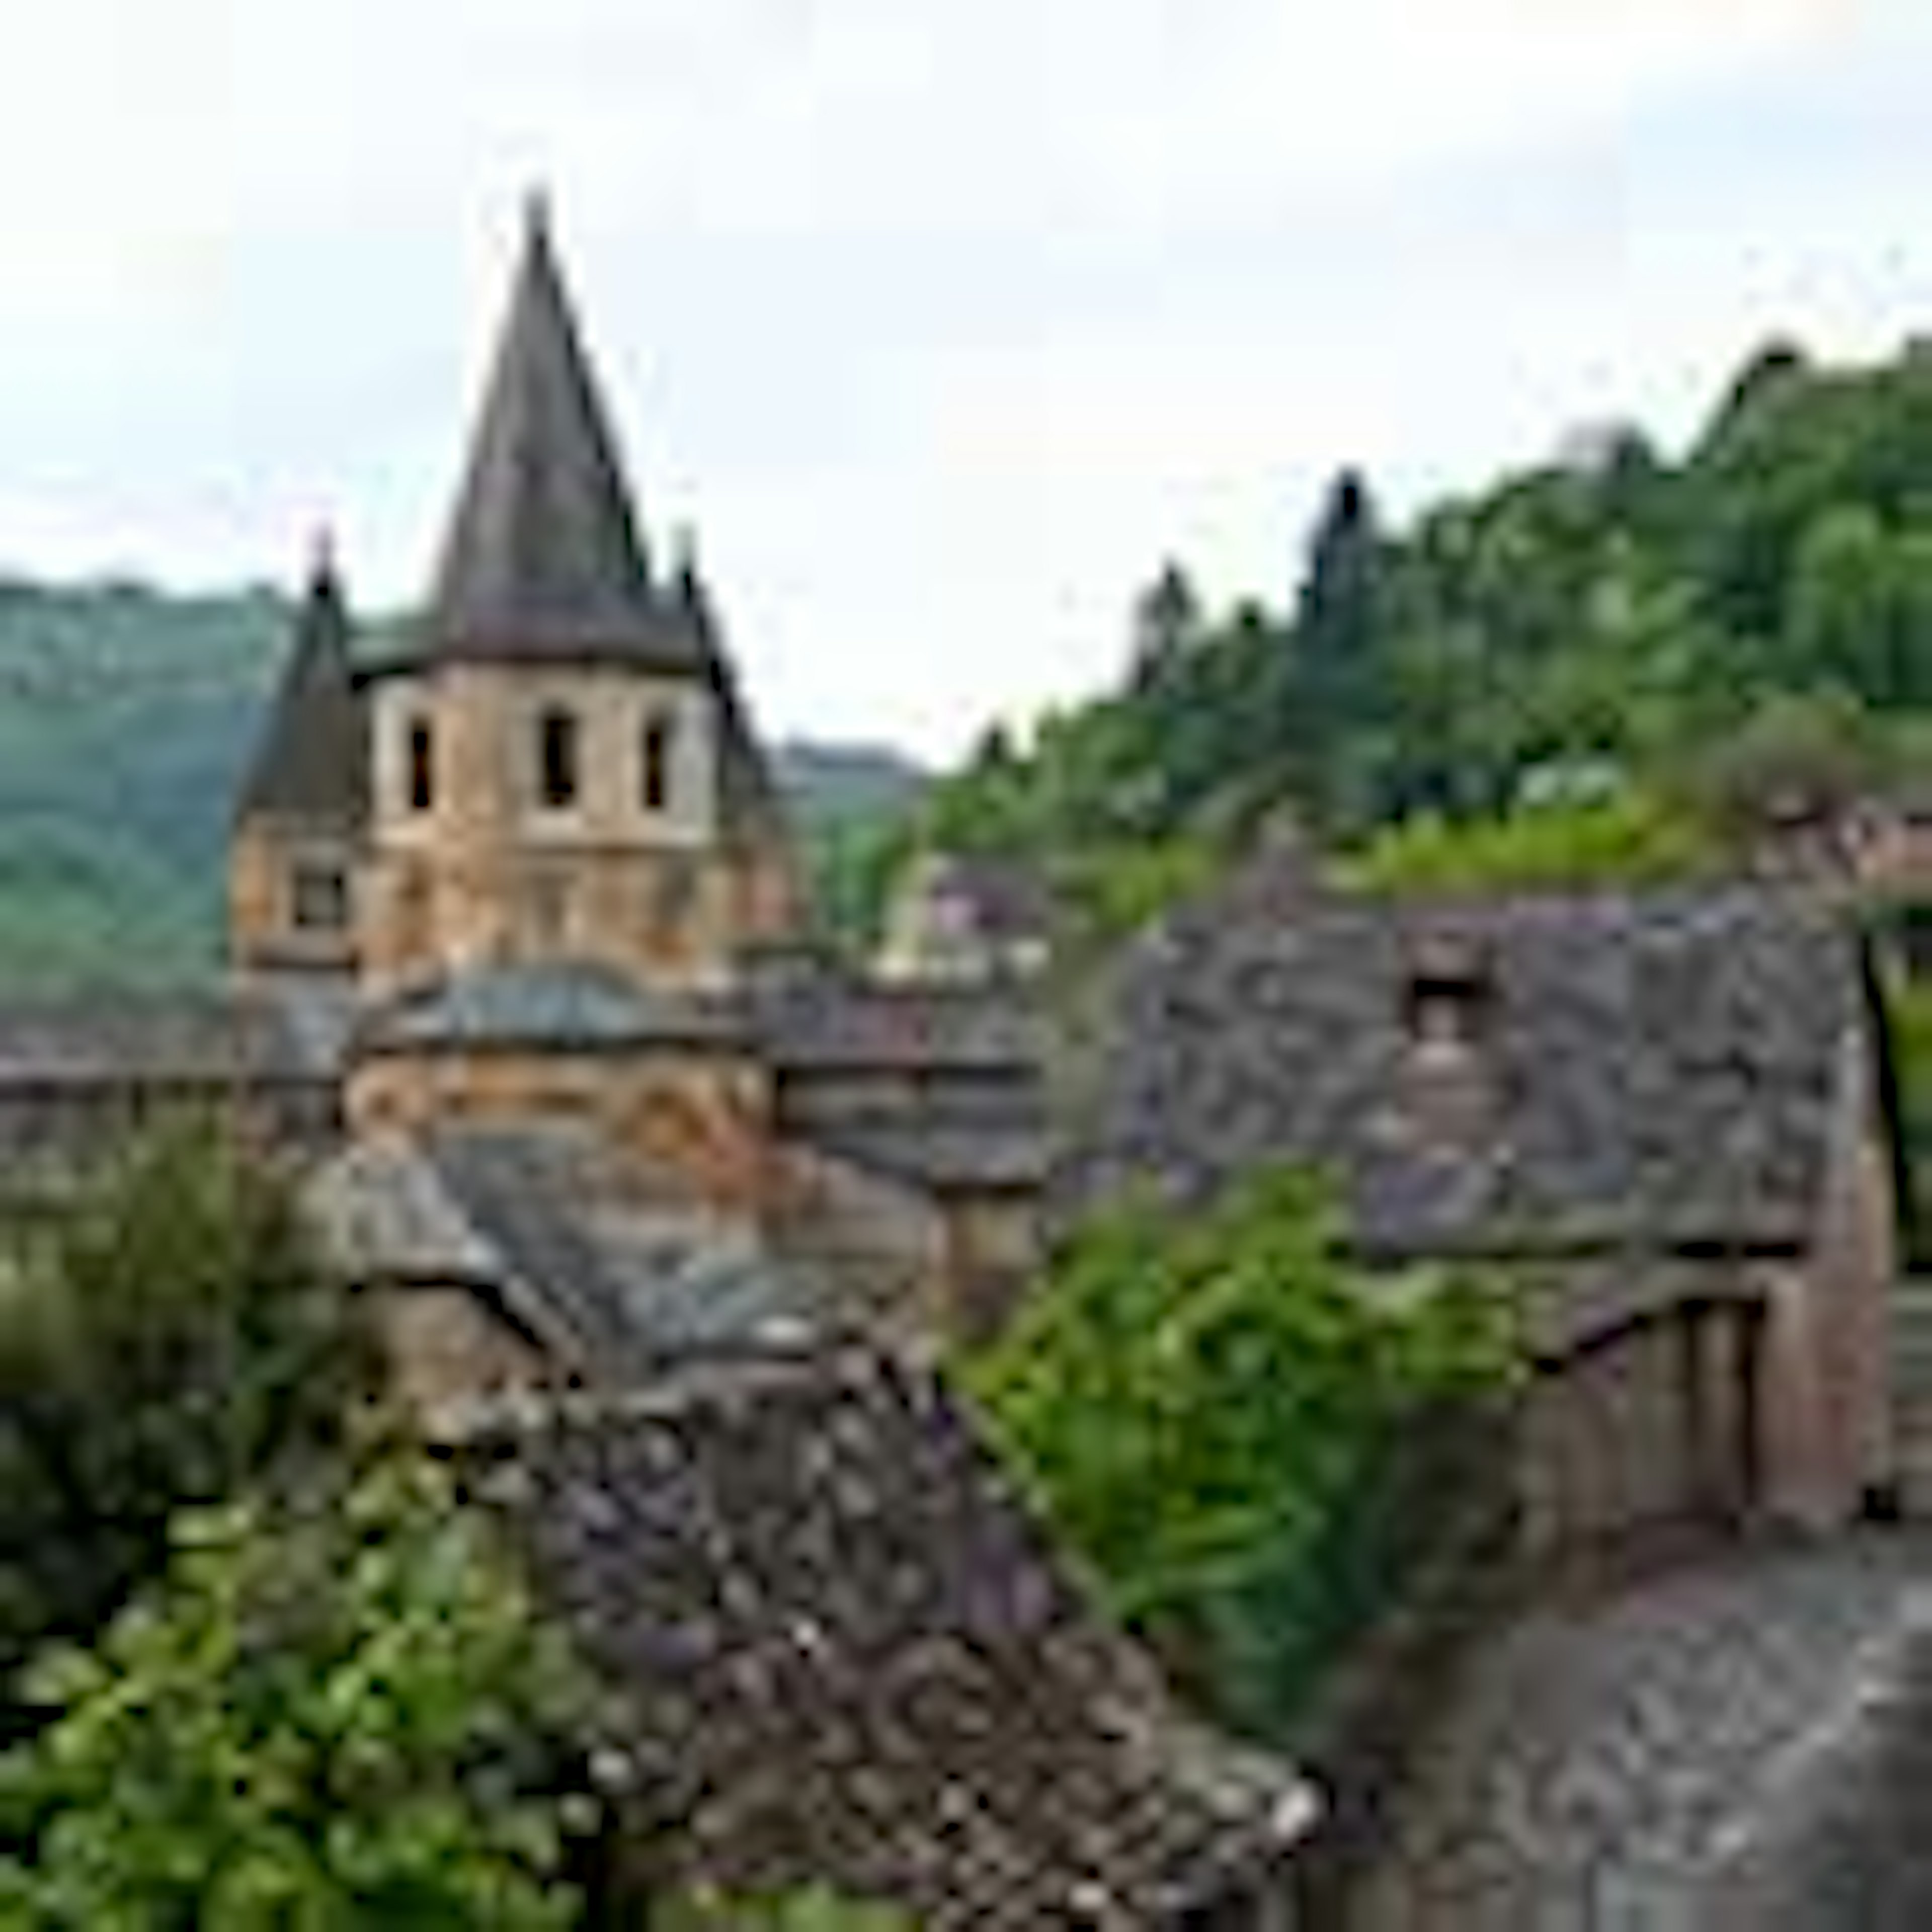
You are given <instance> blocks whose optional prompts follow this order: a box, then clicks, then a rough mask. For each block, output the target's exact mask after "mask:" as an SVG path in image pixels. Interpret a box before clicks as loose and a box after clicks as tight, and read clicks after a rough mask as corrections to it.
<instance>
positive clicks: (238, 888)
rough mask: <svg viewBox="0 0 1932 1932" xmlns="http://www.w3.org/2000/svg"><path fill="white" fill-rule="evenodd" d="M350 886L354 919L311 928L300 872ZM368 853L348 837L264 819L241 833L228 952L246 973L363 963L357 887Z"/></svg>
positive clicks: (235, 847) (348, 967) (234, 853)
mask: <svg viewBox="0 0 1932 1932" xmlns="http://www.w3.org/2000/svg"><path fill="white" fill-rule="evenodd" d="M305 869H308V870H312V871H314V872H316V873H317V874H334V875H335V877H338V878H340V879H341V880H342V882H343V886H344V900H345V904H344V911H345V912H346V913H347V919H346V920H345V922H344V923H342V924H341V925H338V926H329V925H310V924H305V923H304V922H302V919H300V917H299V915H298V910H297V904H296V901H297V896H298V892H299V885H298V879H299V874H301V873H302V871H304V870H305ZM359 869H360V854H359V851H358V850H357V847H356V844H355V842H354V841H353V839H352V838H350V836H349V835H347V833H344V832H330V831H328V830H326V829H321V828H318V827H316V826H301V825H287V826H281V825H277V824H275V823H271V822H269V821H266V820H262V819H260V818H257V819H252V820H249V821H248V823H246V824H245V825H242V826H239V827H238V829H236V834H235V836H234V838H233V841H232V842H231V844H230V845H229V856H228V953H229V959H230V961H231V962H233V964H234V965H236V967H237V968H239V969H240V970H241V971H242V972H244V973H248V972H254V971H276V970H278V969H281V968H294V969H297V970H300V971H311V972H313V971H327V972H348V971H353V968H354V967H355V965H356V958H357V947H356V883H357V874H358V872H359Z"/></svg>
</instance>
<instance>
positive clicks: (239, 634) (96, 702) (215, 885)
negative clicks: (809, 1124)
mask: <svg viewBox="0 0 1932 1932" xmlns="http://www.w3.org/2000/svg"><path fill="white" fill-rule="evenodd" d="M288 625H289V612H288V610H287V607H286V605H285V604H284V603H283V601H281V598H278V596H277V595H275V593H274V592H271V591H269V590H266V589H255V590H245V591H242V592H236V593H233V594H229V595H202V596H178V595H166V594H163V593H162V592H158V591H156V590H154V589H148V588H147V587H145V586H141V585H139V584H134V583H97V584H92V585H87V586H72V587H55V586H48V585H43V584H38V583H31V582H28V581H25V580H20V579H18V578H13V579H5V580H0V980H6V981H12V982H19V981H21V980H32V981H38V982H44V981H46V980H68V979H75V978H79V979H85V980H94V981H108V980H129V979H139V980H144V981H145V980H151V981H175V980H187V979H193V978H195V977H199V976H202V975H205V974H208V973H209V972H211V971H213V970H214V967H215V965H216V962H217V954H218V948H219V944H220V907H221V895H222V888H223V856H224V853H225V851H226V839H227V820H228V811H229V801H230V799H232V798H233V796H234V791H235V786H236V780H237V778H238V776H239V773H240V771H241V767H242V761H243V760H244V759H245V757H247V755H248V748H249V745H250V742H251V739H252V736H253V734H254V727H255V721H256V719H257V715H258V713H259V711H260V706H261V705H262V703H263V699H264V697H265V695H266V692H267V691H268V688H269V685H271V683H272V681H273V679H274V677H275V671H276V668H277V666H278V664H279V663H280V661H281V655H282V652H283V651H284V649H285V648H286V646H287V641H288V637H289V629H288ZM779 756H780V764H781V772H782V773H783V775H784V780H785V782H786V785H787V790H788V791H789V792H790V793H791V795H792V796H793V799H794V802H795V806H796V810H797V812H798V815H799V819H800V820H801V821H802V823H803V825H804V826H805V829H806V831H807V832H808V836H810V837H811V838H814V839H817V838H821V837H823V838H829V837H832V836H833V835H835V832H834V828H836V827H838V826H842V825H844V824H845V823H847V822H848V821H850V820H852V819H853V818H854V817H858V818H867V817H875V816H877V815H879V814H885V813H889V812H891V811H893V810H895V809H896V808H899V807H901V806H902V805H904V803H905V802H907V798H908V796H909V795H910V792H911V791H912V790H913V788H914V787H916V785H917V784H918V782H919V775H918V773H917V772H916V771H915V770H914V769H913V768H912V767H911V766H910V765H908V764H907V763H906V762H905V761H904V760H901V759H899V758H898V757H895V756H893V755H892V754H890V753H889V752H886V751H872V750H869V749H862V748H840V747H826V746H815V745H796V746H787V747H785V748H783V749H782V750H781V752H780V754H779Z"/></svg>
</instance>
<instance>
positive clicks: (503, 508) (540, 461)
mask: <svg viewBox="0 0 1932 1932" xmlns="http://www.w3.org/2000/svg"><path fill="white" fill-rule="evenodd" d="M425 632H426V641H427V643H428V651H429V654H430V655H431V656H432V657H434V658H443V659H452V658H479V657H480V658H511V659H523V658H565V659H568V660H572V661H578V660H582V659H585V658H591V659H603V658H612V659H615V660H616V661H621V662H626V663H631V664H640V665H657V666H659V667H663V668H666V669H671V670H684V671H692V670H700V669H702V668H703V648H702V644H701V640H700V638H699V637H698V635H697V631H696V628H695V627H694V625H692V624H691V622H689V621H688V617H687V616H685V614H684V613H682V612H680V611H679V610H677V609H676V607H674V606H673V605H672V604H670V603H669V602H667V601H664V600H661V599H659V598H656V597H655V596H654V595H652V587H651V583H650V579H649V568H648V565H647V563H646V557H645V553H644V548H643V543H642V541H640V538H639V536H638V534H637V526H636V523H635V521H634V517H633V515H632V511H631V496H630V491H629V489H628V486H627V485H626V484H625V480H624V475H623V470H622V465H621V463H620V462H619V458H618V455H617V446H616V439H615V438H614V437H613V435H612V434H611V432H610V428H609V425H608V422H607V419H606V416H605V413H604V405H603V402H602V400H601V398H600V396H599V395H598V389H597V384H596V381H595V377H594V376H593V375H592V371H591V368H590V364H589V358H588V356H586V353H585V352H584V349H583V343H582V340H581V338H580V335H579V333H578V330H577V323H576V320H575V317H574V314H573V313H572V311H571V303H570V299H569V296H568V294H567V293H566V292H565V288H564V285H563V279H562V273H561V272H560V271H559V268H558V266H557V263H556V254H555V252H554V250H553V248H552V245H551V242H550V226H549V222H548V220H547V215H546V214H545V211H544V205H543V204H542V202H541V200H540V199H532V202H531V203H530V205H529V211H528V215H527V218H526V225H525V230H524V236H523V257H522V260H521V262H520V266H519V267H518V269H517V278H516V282H515V285H514V290H513V293H512V294H511V302H510V310H509V314H508V319H507V320H506V321H505V325H504V328H503V332H502V336H501V337H500V338H499V341H498V344H497V348H496V361H495V363H494V365H493V369H492V371H491V374H490V378H489V381H488V384H487V388H486V389H485V391H484V400H483V407H482V410H481V415H480V416H479V417H478V421H477V425H476V428H475V434H474V435H473V437H472V440H471V443H470V447H469V460H468V463H467V465H466V469H465V473H464V477H463V483H462V485H461V487H460V490H459V492H458V497H457V502H456V508H455V514H454V516H453V517H452V519H451V522H450V526H449V534H448V536H447V538H446V541H445V544H444V547H443V558H442V562H441V565H440V568H439V569H438V571H437V578H436V583H435V586H434V589H433V591H432V592H431V598H430V604H429V610H428V616H427V618H426V619H425Z"/></svg>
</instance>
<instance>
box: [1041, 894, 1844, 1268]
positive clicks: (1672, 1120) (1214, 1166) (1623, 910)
mask: <svg viewBox="0 0 1932 1932" xmlns="http://www.w3.org/2000/svg"><path fill="white" fill-rule="evenodd" d="M1459 976H1460V977H1462V978H1463V979H1464V980H1466V982H1467V984H1466V987H1465V988H1464V991H1465V992H1466V993H1467V995H1469V1007H1468V1011H1467V1013H1466V1015H1465V1019H1466V1022H1467V1024H1468V1026H1469V1038H1468V1040H1467V1041H1466V1043H1465V1047H1464V1049H1457V1048H1456V1047H1455V1046H1453V1045H1452V1046H1450V1047H1449V1048H1448V1050H1447V1051H1446V1052H1445V1050H1443V1049H1442V1047H1441V1046H1440V1044H1439V1043H1438V1044H1437V1045H1436V1046H1425V1045H1424V1043H1422V1042H1421V1040H1419V1038H1418V1035H1417V1033H1416V1031H1415V1026H1416V1014H1415V1004H1414V1003H1415V1001H1416V1000H1417V999H1418V997H1422V998H1427V997H1430V995H1431V994H1432V992H1433V993H1434V994H1436V995H1440V994H1441V993H1442V992H1445V990H1446V991H1448V992H1451V993H1452V994H1453V993H1454V992H1456V989H1457V982H1458V979H1459ZM1109 1016H1110V1018H1109V1025H1108V1026H1107V1028H1106V1031H1105V1032H1104V1034H1103V1042H1104V1044H1103V1047H1102V1049H1101V1050H1100V1052H1098V1053H1097V1055H1096V1056H1095V1060H1094V1066H1093V1068H1092V1070H1091V1082H1090V1096H1089V1098H1088V1100H1087V1102H1086V1103H1085V1104H1084V1106H1083V1109H1082V1118H1081V1119H1080V1120H1079V1122H1078V1123H1077V1124H1076V1126H1075V1127H1074V1130H1073V1136H1072V1140H1071V1142H1070V1148H1071V1151H1070V1154H1068V1157H1067V1159H1066V1160H1065V1162H1064V1166H1063V1169H1062V1172H1061V1175H1060V1176H1059V1178H1058V1190H1059V1194H1060V1197H1061V1202H1062V1203H1063V1205H1078V1204H1079V1202H1082V1201H1084V1200H1086V1199H1091V1198H1094V1196H1095V1195H1096V1194H1097V1193H1106V1192H1107V1191H1110V1190H1113V1189H1115V1188H1118V1187H1120V1186H1121V1185H1122V1184H1124V1183H1129V1182H1132V1181H1142V1182H1147V1181H1152V1182H1153V1183H1154V1184H1156V1185H1157V1187H1159V1188H1160V1189H1162V1190H1165V1191H1166V1192H1167V1193H1169V1194H1170V1195H1171V1196H1174V1197H1175V1198H1178V1199H1181V1200H1184V1201H1187V1200H1199V1199H1205V1197H1207V1196H1209V1195H1211V1194H1212V1193H1214V1192H1215V1191H1217V1190H1218V1189H1220V1187H1223V1185H1225V1184H1227V1183H1229V1181H1232V1180H1234V1179H1235V1178H1238V1177H1239V1176H1241V1175H1243V1174H1244V1173H1247V1172H1250V1171H1252V1170H1253V1169H1256V1168H1258V1167H1261V1166H1273V1165H1282V1164H1291V1163H1292V1164H1301V1165H1309V1166H1319V1167H1322V1168H1325V1169H1328V1170H1329V1171H1330V1172H1333V1173H1334V1174H1335V1175H1337V1178H1338V1179H1339V1181H1340V1185H1341V1187H1342V1188H1343V1193H1344V1196H1345V1199H1346V1205H1347V1206H1348V1208H1349V1210H1350V1212H1351V1214H1352V1223H1353V1226H1354V1229H1355V1233H1356V1235H1357V1237H1358V1239H1359V1240H1360V1241H1362V1243H1363V1244H1364V1245H1365V1246H1367V1247H1370V1248H1372V1249H1386V1250H1392V1251H1396V1252H1405V1251H1406V1252H1418V1253H1429V1252H1436V1251H1441V1250H1448V1249H1457V1248H1468V1249H1482V1250H1491V1251H1496V1252H1507V1251H1511V1250H1517V1249H1521V1248H1529V1249H1539V1248H1544V1247H1569V1246H1577V1247H1589V1246H1592V1245H1595V1244H1601V1245H1605V1246H1608V1247H1617V1246H1622V1245H1634V1246H1636V1247H1642V1248H1657V1247H1684V1246H1695V1245H1697V1244H1704V1243H1712V1244H1718V1245H1719V1246H1732V1245H1736V1244H1743V1245H1763V1246H1767V1247H1781V1246H1796V1245H1802V1244H1804V1243H1805V1241H1807V1240H1808V1238H1809V1236H1810V1235H1811V1232H1812V1229H1813V1226H1814V1217H1815V1215H1816V1212H1817V1205H1818V1201H1819V1193H1820V1187H1821V1185H1822V1183H1823V1178H1824V1173H1825V1169H1826V1157H1827V1151H1828V1145H1829V1139H1830V1136H1831V1133H1832V1127H1833V1124H1834V1118H1835V1108H1834V1101H1835V1097H1836V1095H1837V1094H1838V1092H1839V1091H1840V1077H1841V1070H1842V1068H1843V1064H1844V1061H1843V1054H1844V1051H1845V1049H1846V1043H1847V1041H1848V1040H1849V1039H1855V1038H1858V1037H1861V1036H1862V1037H1865V1038H1867V1039H1868V1038H1869V1034H1864V1032H1863V1030H1864V1028H1866V1025H1867V1018H1868V1016H1867V1010H1866V1004H1865V989H1864V978H1863V974H1862V968H1861V957H1860V954H1859V951H1858V943H1857V941H1856V940H1855V937H1854V936H1853V935H1852V933H1851V932H1849V930H1848V929H1845V928H1843V927H1842V926H1840V925H1839V924H1838V922H1836V921H1835V919H1833V918H1832V916H1831V915H1830V914H1829V912H1827V911H1826V910H1823V908H1821V907H1819V906H1817V904H1815V903H1814V902H1812V901H1809V900H1808V899H1806V898H1804V897H1802V896H1801V895H1796V894H1781V893H1778V892H1772V891H1769V890H1766V889H1752V888H1745V887H1738V888H1735V889H1731V888H1727V889H1718V890H1707V891H1702V892H1699V891H1692V890H1672V891H1663V892H1649V893H1642V894H1617V893H1603V894H1595V895H1590V894H1549V895H1526V896H1523V897H1518V898H1500V899H1490V900H1483V899H1478V898H1465V899H1457V898H1437V899H1421V900H1412V901H1394V900H1376V899H1343V898H1331V899H1318V900H1313V901H1311V900H1310V899H1309V898H1307V896H1306V895H1305V891H1304V889H1302V888H1301V887H1300V886H1295V887H1292V888H1291V887H1289V886H1284V887H1283V890H1282V892H1280V893H1279V894H1277V893H1275V892H1273V891H1272V890H1271V886H1270V882H1269V879H1268V874H1267V873H1266V871H1265V868H1264V869H1263V870H1262V871H1261V872H1259V873H1258V874H1250V875H1249V876H1247V877H1243V878H1241V879H1238V880H1236V881H1235V883H1234V884H1233V885H1232V886H1230V887H1229V888H1228V889H1226V891H1224V892H1222V893H1220V894H1219V895H1211V896H1210V897H1209V898H1207V899H1205V900H1204V901H1202V902H1201V903H1199V904H1198V905H1196V906H1195V907H1192V908H1190V910H1187V912H1185V913H1184V914H1182V915H1181V916H1178V917H1176V918H1175V919H1172V921H1170V922H1168V923H1167V924H1166V926H1163V928H1161V929H1157V931H1156V932H1153V933H1151V934H1150V935H1148V936H1147V937H1146V938H1145V939H1144V940H1143V941H1141V942H1139V944H1137V945H1136V947H1134V948H1133V949H1131V950H1130V953H1129V955H1128V956H1127V959H1126V960H1125V962H1124V965H1123V966H1122V968H1121V971H1120V974H1119V975H1118V979H1117V980H1116V983H1115V986H1114V987H1113V989H1112V995H1111V997H1110V1000H1109Z"/></svg>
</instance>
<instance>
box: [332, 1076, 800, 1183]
mask: <svg viewBox="0 0 1932 1932" xmlns="http://www.w3.org/2000/svg"><path fill="white" fill-rule="evenodd" d="M349 1118H350V1125H351V1128H352V1130H353V1131H354V1132H355V1133H358V1134H365V1133H381V1132H387V1131H393V1130H401V1131H403V1132H405V1133H415V1134H425V1133H431V1132H433V1131H434V1130H435V1129H436V1128H437V1127H443V1126H449V1125H453V1124H459V1123H473V1124H487V1123H491V1122H496V1123H505V1122H508V1123H514V1122H517V1121H532V1120H536V1121H541V1120H545V1119H550V1120H556V1119H565V1120H569V1121H576V1122H580V1123H582V1124H584V1125H586V1126H588V1127H592V1128H594V1129H595V1130H597V1132H598V1134H599V1135H600V1136H601V1138H602V1139H604V1142H606V1143H607V1145H609V1146H610V1148H612V1149H613V1151H615V1152H616V1153H617V1154H619V1155H625V1154H628V1155H630V1156H631V1157H634V1158H635V1159H636V1160H637V1161H638V1162H639V1163H640V1165H641V1166H643V1169H645V1170H646V1172H647V1173H655V1174H657V1175H660V1176H661V1177H662V1180H663V1181H664V1183H665V1184H674V1185H675V1186H676V1189H677V1191H678V1192H679V1193H680V1195H681V1196H682V1198H684V1199H686V1200H688V1201H689V1202H692V1203H693V1204H702V1205H706V1206H710V1207H715V1208H719V1209H721V1210H723V1211H730V1212H733V1213H740V1214H742V1213H751V1214H757V1213H759V1212H760V1211H762V1210H763V1208H765V1207H766V1205H767V1204H768V1203H769V1202H770V1200H771V1199H772V1196H773V1193H774V1190H775V1187H776V1186H777V1184H778V1176H777V1172H776V1165H775V1164H776V1160H777V1156H776V1151H775V1147H774V1145H773V1142H772V1136H771V1132H770V1127H769V1093H768V1088H767V1083H766V1077H765V1076H764V1074H763V1071H762V1070H760V1068H759V1067H757V1066H756V1065H755V1064H753V1063H752V1062H751V1061H747V1060H745V1059H742V1058H738V1057H736V1056H733V1055H724V1054H709V1053H705V1052H699V1051H696V1050H691V1051H678V1050H672V1049H664V1050H661V1051H658V1052H652V1053H651V1054H649V1055H630V1054H600V1053H598V1052H595V1051H594V1050H586V1051H581V1052H550V1053H545V1052H536V1051H518V1050H514V1049H496V1050H487V1051H486V1050H471V1051H468V1052H451V1053H439V1052H381V1053H374V1054H371V1055H368V1056H367V1057H366V1058H364V1059H363V1060H362V1061H360V1062H359V1064H357V1066H356V1067H355V1069H354V1070H353V1072H352V1073H351V1074H350V1082H349Z"/></svg>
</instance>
